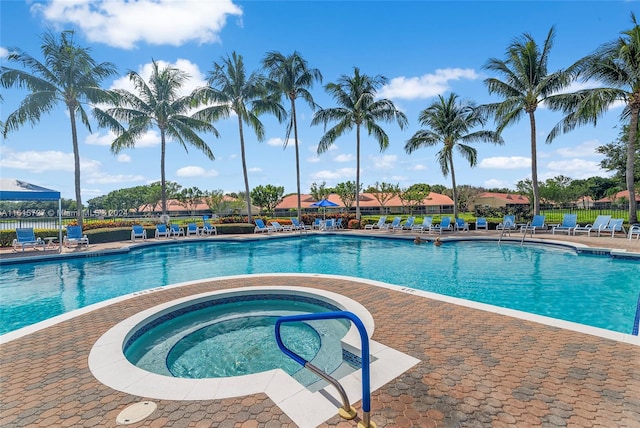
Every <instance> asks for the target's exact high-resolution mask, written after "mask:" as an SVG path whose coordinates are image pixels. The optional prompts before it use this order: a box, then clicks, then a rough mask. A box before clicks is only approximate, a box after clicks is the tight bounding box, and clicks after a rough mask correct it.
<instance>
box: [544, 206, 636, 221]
mask: <svg viewBox="0 0 640 428" xmlns="http://www.w3.org/2000/svg"><path fill="white" fill-rule="evenodd" d="M540 214H544V215H545V221H546V223H547V224H550V223H560V222H562V216H563V215H564V214H577V218H578V223H591V222H593V220H594V219H595V218H596V217H597V216H599V215H610V216H611V218H622V219H624V222H625V223H628V222H629V210H625V209H614V208H607V209H604V208H602V209H599V208H598V209H594V208H591V209H577V208H553V209H542V210H540Z"/></svg>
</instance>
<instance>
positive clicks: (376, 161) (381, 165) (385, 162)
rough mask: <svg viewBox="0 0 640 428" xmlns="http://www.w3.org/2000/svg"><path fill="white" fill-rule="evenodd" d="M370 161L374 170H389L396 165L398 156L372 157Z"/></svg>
mask: <svg viewBox="0 0 640 428" xmlns="http://www.w3.org/2000/svg"><path fill="white" fill-rule="evenodd" d="M371 160H372V161H373V167H374V168H376V169H391V168H395V166H396V163H397V161H398V156H397V155H382V156H372V157H371Z"/></svg>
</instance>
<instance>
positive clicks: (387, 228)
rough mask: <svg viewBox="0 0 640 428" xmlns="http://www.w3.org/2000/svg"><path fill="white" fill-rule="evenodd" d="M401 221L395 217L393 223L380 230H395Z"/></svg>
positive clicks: (384, 225) (383, 226) (386, 224)
mask: <svg viewBox="0 0 640 428" xmlns="http://www.w3.org/2000/svg"><path fill="white" fill-rule="evenodd" d="M401 221H402V219H401V218H400V217H394V218H393V221H392V222H391V223H385V224H383V225H382V227H380V229H385V230H393V228H394V227H396V226H398V225H399V224H400V222H401Z"/></svg>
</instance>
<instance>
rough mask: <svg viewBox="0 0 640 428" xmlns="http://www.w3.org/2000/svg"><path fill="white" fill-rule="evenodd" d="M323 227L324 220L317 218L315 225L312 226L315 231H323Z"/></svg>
mask: <svg viewBox="0 0 640 428" xmlns="http://www.w3.org/2000/svg"><path fill="white" fill-rule="evenodd" d="M322 226H323V222H322V219H320V218H316V219H315V220H314V222H313V224H312V225H311V228H312V229H315V230H320V229H322Z"/></svg>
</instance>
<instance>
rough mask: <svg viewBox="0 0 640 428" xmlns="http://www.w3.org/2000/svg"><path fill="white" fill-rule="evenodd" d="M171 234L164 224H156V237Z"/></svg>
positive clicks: (166, 236)
mask: <svg viewBox="0 0 640 428" xmlns="http://www.w3.org/2000/svg"><path fill="white" fill-rule="evenodd" d="M170 236H171V231H170V230H169V229H167V225H166V224H156V236H155V238H156V239H160V238H168V237H170Z"/></svg>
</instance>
